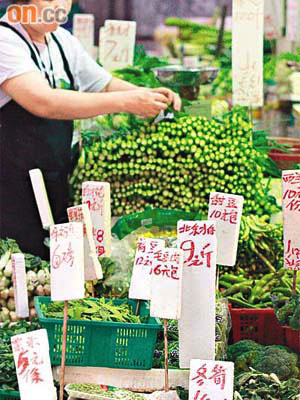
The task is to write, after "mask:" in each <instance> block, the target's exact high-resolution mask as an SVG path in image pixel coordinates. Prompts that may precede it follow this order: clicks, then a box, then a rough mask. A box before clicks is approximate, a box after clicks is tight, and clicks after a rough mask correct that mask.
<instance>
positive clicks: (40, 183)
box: [29, 169, 54, 229]
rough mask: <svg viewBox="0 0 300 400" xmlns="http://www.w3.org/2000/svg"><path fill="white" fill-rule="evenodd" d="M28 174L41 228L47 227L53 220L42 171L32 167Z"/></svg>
mask: <svg viewBox="0 0 300 400" xmlns="http://www.w3.org/2000/svg"><path fill="white" fill-rule="evenodd" d="M29 175H30V179H31V184H32V188H33V192H34V197H35V200H36V204H37V206H38V210H39V214H40V218H41V221H42V225H43V228H44V229H48V228H49V227H50V225H53V224H54V220H53V216H52V212H51V207H50V204H49V200H48V195H47V190H46V186H45V182H44V178H43V175H42V172H41V170H39V169H32V170H30V171H29Z"/></svg>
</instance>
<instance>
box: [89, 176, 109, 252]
mask: <svg viewBox="0 0 300 400" xmlns="http://www.w3.org/2000/svg"><path fill="white" fill-rule="evenodd" d="M82 202H83V204H87V205H88V206H89V210H90V213H91V218H92V224H93V236H94V241H95V245H96V250H97V255H98V257H101V256H105V257H110V255H111V209H110V184H109V183H105V182H84V183H83V184H82Z"/></svg>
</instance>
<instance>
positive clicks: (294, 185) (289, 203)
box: [282, 170, 300, 271]
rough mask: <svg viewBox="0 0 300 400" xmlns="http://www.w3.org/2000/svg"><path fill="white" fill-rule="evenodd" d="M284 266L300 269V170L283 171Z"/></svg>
mask: <svg viewBox="0 0 300 400" xmlns="http://www.w3.org/2000/svg"><path fill="white" fill-rule="evenodd" d="M282 210H283V234H284V266H285V268H287V269H290V270H293V271H299V270H300V170H299V171H298V170H291V171H282Z"/></svg>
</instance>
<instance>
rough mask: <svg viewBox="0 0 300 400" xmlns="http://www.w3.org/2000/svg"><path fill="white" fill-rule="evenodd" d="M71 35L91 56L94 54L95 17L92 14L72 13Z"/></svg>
mask: <svg viewBox="0 0 300 400" xmlns="http://www.w3.org/2000/svg"><path fill="white" fill-rule="evenodd" d="M73 35H74V36H75V37H77V39H78V40H79V41H80V43H81V44H82V47H83V48H84V49H85V50H86V51H87V52H88V53H89V55H90V56H91V57H93V54H94V35H95V17H94V15H93V14H74V17H73Z"/></svg>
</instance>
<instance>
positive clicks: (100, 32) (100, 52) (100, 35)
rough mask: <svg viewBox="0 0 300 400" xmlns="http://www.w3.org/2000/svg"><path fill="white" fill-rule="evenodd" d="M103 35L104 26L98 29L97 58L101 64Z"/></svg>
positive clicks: (102, 58)
mask: <svg viewBox="0 0 300 400" xmlns="http://www.w3.org/2000/svg"><path fill="white" fill-rule="evenodd" d="M104 35H105V29H104V26H102V28H100V29H99V49H98V50H99V52H98V58H99V61H100V63H101V64H102V65H103V62H104V54H105V52H104Z"/></svg>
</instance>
